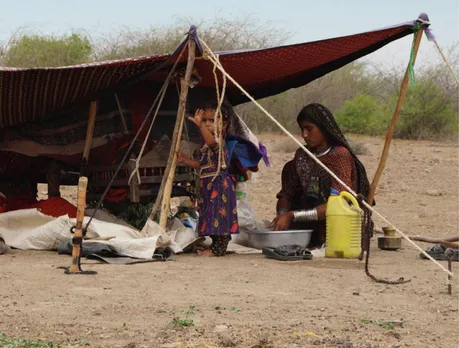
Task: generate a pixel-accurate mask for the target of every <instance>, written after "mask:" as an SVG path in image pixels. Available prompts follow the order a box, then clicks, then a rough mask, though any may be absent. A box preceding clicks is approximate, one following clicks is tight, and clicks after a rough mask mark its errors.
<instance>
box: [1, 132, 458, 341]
mask: <svg viewBox="0 0 459 348" xmlns="http://www.w3.org/2000/svg"><path fill="white" fill-rule="evenodd" d="M261 139H262V140H263V141H265V143H266V145H267V146H268V149H270V150H271V155H272V162H273V166H272V168H271V169H269V170H263V171H262V172H261V173H260V174H259V175H258V176H257V178H256V182H255V183H253V184H251V187H250V192H249V195H250V197H249V199H250V201H251V203H252V204H253V206H254V208H255V210H256V213H257V218H268V219H270V218H272V216H273V214H274V205H275V195H276V193H277V191H278V190H279V182H280V172H281V169H282V165H283V163H285V161H286V160H288V159H290V158H291V157H292V155H293V150H294V149H295V146H294V145H293V146H292V145H291V140H289V139H287V138H285V137H282V136H277V135H263V136H262V137H261ZM353 139H354V140H355V141H356V142H357V143H359V144H361V146H362V147H364V148H365V149H366V154H364V155H362V156H361V159H362V161H363V162H364V164H365V165H366V166H367V170H368V173H369V176H370V178H372V177H373V174H374V171H375V169H376V166H377V161H378V158H379V155H380V151H381V149H382V144H383V140H381V139H375V138H362V137H359V138H353ZM69 192H70V191H68V190H67V193H69ZM70 193H71V194H73V193H72V192H70ZM376 199H377V209H378V211H380V212H381V213H383V215H385V216H386V217H388V218H389V220H390V221H392V222H393V223H394V224H395V225H396V226H398V227H399V228H401V229H402V230H404V231H407V232H408V233H409V234H420V235H425V236H432V237H433V236H438V237H439V236H452V235H456V234H457V232H458V148H457V145H447V144H437V143H431V142H410V141H395V142H394V143H393V146H392V149H391V156H390V159H389V161H388V163H387V168H386V170H385V172H384V175H383V177H382V182H381V185H380V189H379V190H378V192H377V196H376ZM375 245H376V240H374V242H373V249H372V254H371V260H370V263H371V266H370V267H371V271H372V272H373V273H374V274H375V275H377V276H380V277H385V278H388V279H398V278H399V277H405V278H410V279H411V282H410V283H408V284H404V285H398V286H390V285H383V284H376V283H374V282H372V281H371V280H370V279H369V278H368V277H366V276H365V273H364V267H363V266H364V265H363V263H361V262H359V261H356V260H330V259H316V260H312V261H303V262H291V263H282V262H277V261H273V260H268V259H264V258H263V257H262V256H261V255H244V256H241V255H228V256H227V257H224V258H202V257H198V256H194V255H184V256H178V257H177V260H176V261H171V262H166V263H149V264H137V265H129V266H117V265H99V264H85V265H83V268H84V269H87V270H89V269H93V270H96V271H97V272H98V274H97V275H92V276H89V275H72V276H70V275H65V274H64V273H63V270H61V269H57V267H58V266H68V265H69V264H70V258H69V257H68V256H58V255H57V254H56V253H54V252H32V251H13V252H12V253H11V254H8V255H3V256H0V274H1V286H0V298H2V301H1V305H0V332H3V333H5V334H6V335H8V336H12V337H23V338H31V339H47V340H53V341H54V342H62V343H64V344H66V345H73V346H75V347H78V346H81V347H83V346H85V345H88V344H89V345H90V346H91V347H130V348H133V347H187V346H188V347H225V346H226V347H230V346H236V347H315V346H318V347H442V348H447V347H458V340H459V335H458V332H459V331H458V328H459V321H458V318H459V313H458V299H459V297H458V292H459V289H458V286H457V285H458V282H457V278H456V279H455V280H454V286H453V295H448V294H447V293H446V290H447V287H446V276H445V274H444V273H443V272H442V271H441V270H439V269H438V268H437V267H436V266H435V265H434V264H432V263H431V262H429V261H426V260H420V259H419V258H418V252H417V251H415V250H413V249H412V248H411V247H410V246H408V244H407V243H403V246H404V247H403V250H401V251H398V252H387V251H381V250H379V249H377V248H376V247H375ZM421 246H422V247H423V248H426V247H427V246H428V245H427V244H422V243H421ZM443 264H445V263H444V262H443ZM453 270H454V272H455V273H456V274H457V270H458V268H457V263H456V264H454V268H453ZM400 321H403V323H402V324H400ZM187 325H189V326H187Z"/></svg>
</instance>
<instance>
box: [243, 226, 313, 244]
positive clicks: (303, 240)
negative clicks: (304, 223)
mask: <svg viewBox="0 0 459 348" xmlns="http://www.w3.org/2000/svg"><path fill="white" fill-rule="evenodd" d="M312 231H313V230H287V231H271V230H268V229H264V230H251V231H247V233H248V236H249V238H248V246H249V247H251V248H256V249H261V248H263V247H268V248H277V247H280V246H282V245H287V244H298V245H301V246H302V247H305V248H306V247H307V246H308V244H309V242H310V240H311V234H312Z"/></svg>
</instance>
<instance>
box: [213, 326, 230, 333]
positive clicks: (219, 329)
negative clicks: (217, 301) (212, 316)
mask: <svg viewBox="0 0 459 348" xmlns="http://www.w3.org/2000/svg"><path fill="white" fill-rule="evenodd" d="M226 330H228V326H226V325H217V326H215V329H214V332H217V333H218V332H225V331H226Z"/></svg>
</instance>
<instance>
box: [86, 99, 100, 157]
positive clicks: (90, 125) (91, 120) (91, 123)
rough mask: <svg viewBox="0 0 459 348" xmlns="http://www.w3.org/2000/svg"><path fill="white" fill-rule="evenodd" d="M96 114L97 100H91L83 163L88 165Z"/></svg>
mask: <svg viewBox="0 0 459 348" xmlns="http://www.w3.org/2000/svg"><path fill="white" fill-rule="evenodd" d="M96 114H97V100H91V103H90V104H89V117H88V127H87V128H86V138H85V141H84V149H83V163H85V164H86V163H88V158H89V151H90V150H91V144H92V135H93V133H94V125H95V123H96Z"/></svg>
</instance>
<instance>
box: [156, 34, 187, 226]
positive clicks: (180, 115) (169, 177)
mask: <svg viewBox="0 0 459 348" xmlns="http://www.w3.org/2000/svg"><path fill="white" fill-rule="evenodd" d="M195 53H196V43H195V42H194V40H193V39H192V38H191V37H190V38H189V39H188V61H187V65H186V70H185V76H184V78H183V79H182V80H181V91H180V99H179V105H178V110H177V120H176V121H175V127H174V133H173V135H172V142H171V150H170V152H169V158H168V160H167V167H166V171H165V173H164V177H163V181H164V179H166V181H165V185H164V192H163V194H162V201H161V215H160V220H159V225H160V226H161V228H162V229H163V230H164V231H165V230H166V225H167V214H168V209H169V204H170V200H171V194H172V185H173V183H174V175H175V168H176V166H177V154H178V151H180V142H181V138H182V129H183V123H184V122H185V111H186V101H187V98H188V89H189V86H190V80H191V73H192V71H193V66H194V59H195ZM161 186H163V185H161ZM157 199H159V195H158V197H157Z"/></svg>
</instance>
